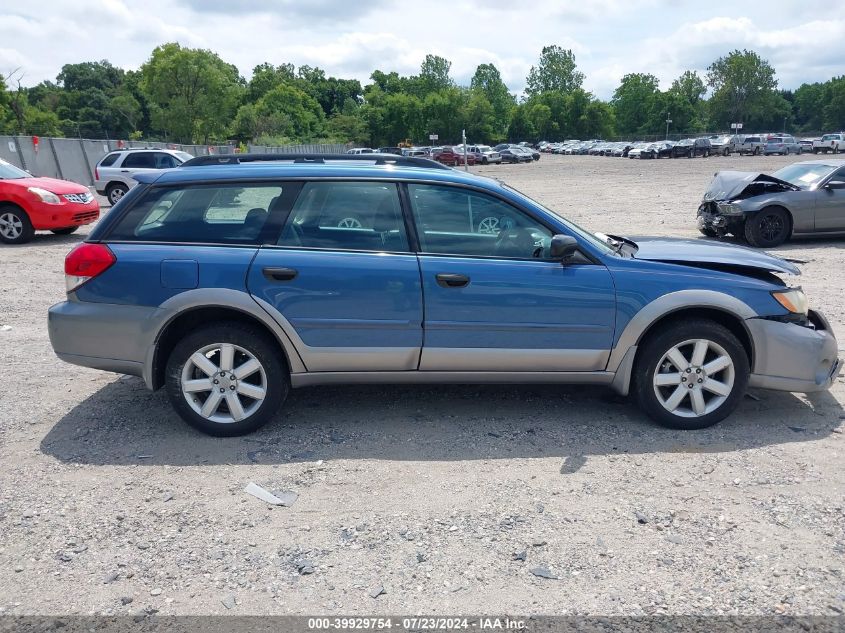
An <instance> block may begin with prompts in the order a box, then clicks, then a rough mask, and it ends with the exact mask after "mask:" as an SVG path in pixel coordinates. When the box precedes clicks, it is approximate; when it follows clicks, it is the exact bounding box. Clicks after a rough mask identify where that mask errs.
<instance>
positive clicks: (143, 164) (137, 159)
mask: <svg viewBox="0 0 845 633" xmlns="http://www.w3.org/2000/svg"><path fill="white" fill-rule="evenodd" d="M155 166H156V161H155V156H154V154H153V152H132V153H131V154H127V155H126V158H124V159H123V165H121V167H126V168H127V169H155Z"/></svg>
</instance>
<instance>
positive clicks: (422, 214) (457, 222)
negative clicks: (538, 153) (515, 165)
mask: <svg viewBox="0 0 845 633" xmlns="http://www.w3.org/2000/svg"><path fill="white" fill-rule="evenodd" d="M408 192H409V194H410V197H411V210H412V212H413V216H414V222H415V223H416V226H417V234H418V235H419V240H420V250H421V251H422V252H424V253H439V254H444V255H467V256H476V257H479V256H480V257H505V258H519V259H544V258H546V257H548V255H549V247H550V245H551V238H552V232H551V231H550V230H549V229H547V228H546V227H545V226H543V225H542V224H541V223H539V222H538V221H537V220H534V219H533V218H531V217H530V216H528V215H526V214H525V213H524V212H522V211H520V210H519V209H517V208H516V207H513V206H512V205H510V204H508V203H507V202H504V201H502V200H500V199H498V198H495V197H493V196H489V195H487V194H483V193H480V192H477V191H471V190H469V189H463V188H460V187H446V186H440V185H421V184H420V185H417V184H411V185H408Z"/></svg>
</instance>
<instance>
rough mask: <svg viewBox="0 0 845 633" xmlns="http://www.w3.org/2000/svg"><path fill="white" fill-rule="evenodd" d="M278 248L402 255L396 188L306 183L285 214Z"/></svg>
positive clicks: (403, 241)
mask: <svg viewBox="0 0 845 633" xmlns="http://www.w3.org/2000/svg"><path fill="white" fill-rule="evenodd" d="M278 244H279V246H291V247H300V248H330V249H336V250H361V251H376V252H381V251H393V252H396V251H399V252H407V251H408V250H409V248H408V235H407V232H406V230H405V223H404V220H403V218H402V210H401V206H400V204H399V193H398V190H397V188H396V185H395V184H393V183H384V182H329V181H321V182H308V183H305V185H304V186H303V187H302V192H301V193H300V194H299V198H298V199H297V201H296V204H295V205H294V207H293V210H292V211H291V212H290V216H289V217H288V222H287V224H285V227H284V229H283V231H282V234H281V236H280V238H279V241H278Z"/></svg>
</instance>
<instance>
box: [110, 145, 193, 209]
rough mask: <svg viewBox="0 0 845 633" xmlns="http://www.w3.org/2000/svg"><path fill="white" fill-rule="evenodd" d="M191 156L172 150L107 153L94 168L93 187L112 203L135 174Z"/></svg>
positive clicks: (132, 179) (162, 166)
mask: <svg viewBox="0 0 845 633" xmlns="http://www.w3.org/2000/svg"><path fill="white" fill-rule="evenodd" d="M192 158H193V156H191V155H190V154H188V153H187V152H180V151H178V150H172V149H120V150H117V151H114V152H109V153H108V154H106V155H105V156H103V158H101V159H100V162H99V163H97V166H96V167H95V168H94V187H95V188H96V189H97V193H99V194H100V195H102V196H106V197H107V198H108V199H109V202H110V203H111V204H115V203H116V202H117V201H118V200H120V199H121V198H122V197H123V196H124V194H125V193H126V192H127V191H129V190H130V189H131V188H132V187H134V186H135V185H136V184H138V183H137V181H136V180H135V179H134V178H133V176H135V174H139V173H146V172H153V171H158V170H160V169H171V168H173V167H178V166H179V165H181V164H182V163H184V162H185V161H186V160H190V159H192Z"/></svg>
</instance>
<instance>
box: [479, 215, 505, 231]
mask: <svg viewBox="0 0 845 633" xmlns="http://www.w3.org/2000/svg"><path fill="white" fill-rule="evenodd" d="M477 231H478V232H479V233H485V234H488V235H498V234H499V231H501V228H500V227H499V218H494V217H487V218H484V219H483V220H481V221H480V222H479V223H478V229H477Z"/></svg>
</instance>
